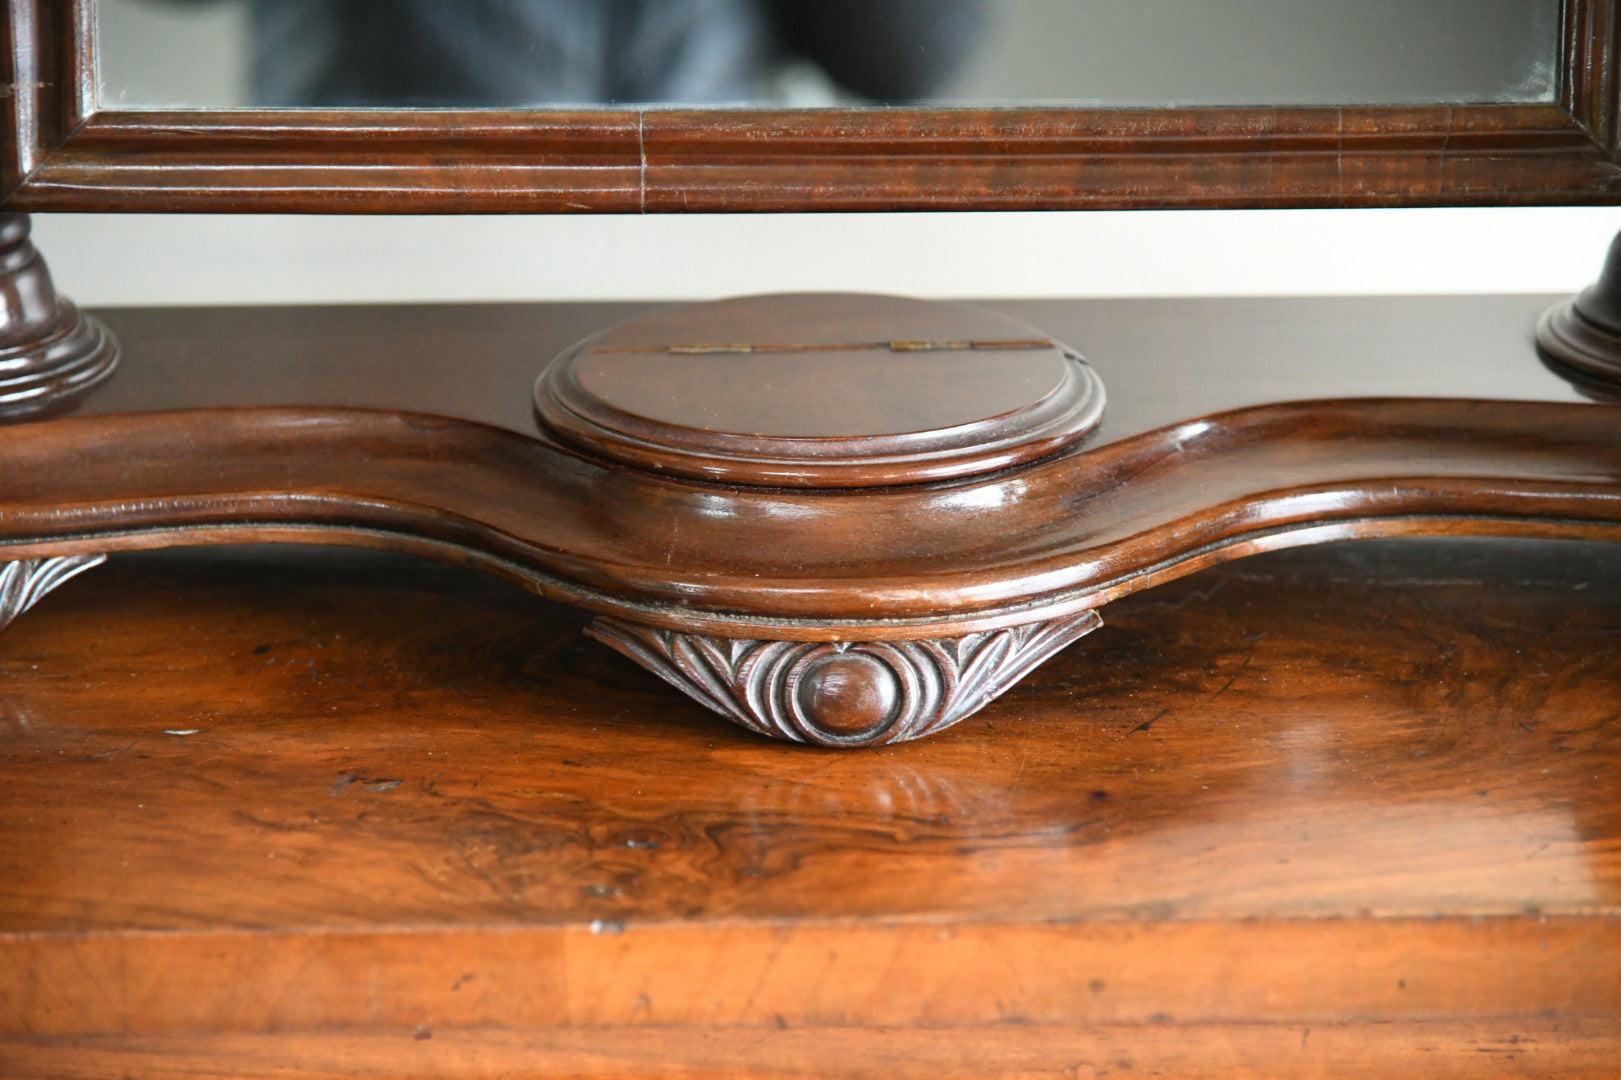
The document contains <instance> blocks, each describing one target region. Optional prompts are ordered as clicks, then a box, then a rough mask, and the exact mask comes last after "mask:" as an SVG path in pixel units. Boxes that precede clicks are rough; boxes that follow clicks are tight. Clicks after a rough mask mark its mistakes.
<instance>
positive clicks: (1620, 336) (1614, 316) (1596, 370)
mask: <svg viewBox="0 0 1621 1080" xmlns="http://www.w3.org/2000/svg"><path fill="white" fill-rule="evenodd" d="M1537 352H1538V353H1539V354H1540V355H1541V357H1542V359H1543V361H1544V362H1545V363H1546V364H1547V365H1548V366H1549V367H1550V368H1552V369H1553V370H1554V371H1556V372H1558V373H1559V374H1560V375H1562V376H1564V377H1565V378H1566V379H1568V380H1570V382H1571V383H1573V384H1575V386H1576V388H1577V389H1579V390H1580V391H1582V393H1584V394H1586V395H1588V396H1589V397H1593V398H1597V399H1599V400H1601V401H1612V400H1617V399H1621V236H1617V237H1616V238H1615V240H1614V241H1612V242H1611V244H1610V253H1609V255H1608V256H1607V257H1606V258H1605V260H1604V270H1603V272H1602V273H1601V274H1600V275H1599V279H1598V281H1597V282H1596V283H1595V284H1594V285H1592V286H1591V287H1589V288H1587V289H1585V290H1583V291H1582V292H1580V293H1578V294H1577V295H1575V296H1573V297H1571V298H1570V299H1569V300H1565V301H1563V302H1562V303H1559V304H1556V305H1554V306H1553V307H1551V308H1549V309H1548V310H1547V312H1545V313H1544V314H1543V316H1542V319H1541V321H1540V322H1539V323H1538V324H1537Z"/></svg>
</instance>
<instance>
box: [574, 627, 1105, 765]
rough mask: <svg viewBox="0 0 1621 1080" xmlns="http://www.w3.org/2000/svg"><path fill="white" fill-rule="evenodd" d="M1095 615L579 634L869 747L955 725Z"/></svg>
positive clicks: (770, 718)
mask: <svg viewBox="0 0 1621 1080" xmlns="http://www.w3.org/2000/svg"><path fill="white" fill-rule="evenodd" d="M1101 625H1103V620H1102V619H1101V618H1099V616H1098V614H1097V612H1095V611H1083V612H1080V613H1079V614H1075V615H1068V616H1064V617H1062V618H1057V619H1049V620H1047V621H1045V622H1039V623H1029V624H1026V625H1024V626H1012V627H1006V628H1004V629H1000V630H986V631H981V632H979V633H973V634H966V635H964V636H962V637H955V638H937V639H928V640H921V641H865V642H804V641H762V640H747V639H739V638H720V637H709V636H706V635H703V634H693V633H684V632H681V631H676V630H660V629H655V628H653V627H649V626H643V625H641V624H639V623H633V622H630V621H628V620H625V619H620V618H616V617H614V616H610V615H599V616H598V617H597V618H596V619H595V620H594V621H593V622H592V624H591V626H590V627H589V628H588V629H587V630H586V633H587V634H589V635H590V636H591V637H594V638H596V639H597V640H598V641H601V642H602V643H604V644H605V645H608V646H610V647H611V648H614V649H617V650H618V651H619V652H621V653H623V654H625V655H626V656H628V657H630V658H631V659H632V660H635V661H636V662H637V663H639V664H641V665H642V666H643V667H645V668H647V669H648V670H650V671H652V672H654V673H655V674H657V675H658V676H660V677H661V678H663V679H664V680H665V681H667V682H669V683H671V684H672V685H674V686H676V687H677V688H679V689H681V690H682V691H684V692H685V693H687V694H688V695H689V696H691V697H692V698H694V699H695V700H697V701H699V702H700V703H702V704H704V705H706V706H708V707H709V708H710V709H713V710H714V711H715V712H718V713H720V714H721V715H722V716H724V717H726V718H727V719H729V720H732V721H734V722H736V723H738V724H741V725H743V726H744V727H746V728H749V729H750V730H752V731H757V732H760V733H761V734H765V735H771V736H774V737H776V738H779V739H791V740H793V741H795V742H809V743H816V744H818V745H822V746H872V745H875V744H878V743H890V742H901V741H904V740H906V739H916V738H918V737H920V736H923V735H928V734H930V733H931V732H935V731H939V730H941V729H942V728H947V727H950V726H951V725H952V724H955V723H956V722H957V721H959V720H961V719H963V718H964V717H966V716H968V715H970V714H972V713H974V712H976V711H977V710H979V709H980V708H981V707H983V706H984V705H985V704H986V703H987V702H989V701H991V700H992V699H993V698H995V697H996V696H997V695H999V694H1001V693H1002V692H1003V691H1004V690H1006V689H1007V688H1008V687H1010V686H1012V685H1013V684H1014V683H1015V682H1017V681H1018V680H1019V679H1021V678H1022V677H1024V675H1026V674H1027V673H1028V672H1029V671H1030V670H1031V669H1032V668H1034V667H1035V666H1036V665H1037V664H1040V663H1041V662H1042V661H1043V660H1045V659H1047V658H1048V657H1049V656H1051V655H1052V654H1053V653H1055V652H1057V651H1058V650H1059V649H1062V648H1063V647H1064V646H1066V645H1068V644H1070V643H1071V642H1073V641H1075V640H1076V639H1077V638H1079V637H1081V636H1082V635H1084V634H1087V633H1090V632H1091V631H1093V630H1095V629H1097V628H1098V627H1099V626H1101Z"/></svg>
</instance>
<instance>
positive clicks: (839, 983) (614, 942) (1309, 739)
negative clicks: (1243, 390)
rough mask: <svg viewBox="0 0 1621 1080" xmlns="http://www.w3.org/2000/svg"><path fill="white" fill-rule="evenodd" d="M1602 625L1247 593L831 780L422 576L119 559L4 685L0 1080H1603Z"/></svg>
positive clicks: (1145, 622) (1468, 560)
mask: <svg viewBox="0 0 1621 1080" xmlns="http://www.w3.org/2000/svg"><path fill="white" fill-rule="evenodd" d="M1618 612H1621V548H1618V547H1616V546H1614V545H1609V544H1583V543H1578V542H1558V543H1555V542H1534V543H1533V542H1524V541H1459V540H1415V541H1380V542H1359V543H1353V544H1345V545H1330V546H1327V547H1323V548H1318V549H1312V550H1307V551H1292V552H1282V553H1274V554H1270V555H1264V556H1258V557H1256V558H1254V559H1251V560H1247V561H1245V562H1240V563H1235V564H1229V565H1226V566H1221V567H1217V568H1213V569H1210V570H1207V571H1205V572H1203V573H1201V574H1199V575H1196V576H1193V577H1190V578H1186V579H1184V580H1182V581H1179V582H1176V583H1173V584H1170V585H1167V586H1164V587H1161V588H1158V589H1155V590H1152V591H1149V592H1145V593H1141V594H1138V595H1136V596H1133V597H1129V598H1126V599H1123V600H1121V601H1119V602H1117V603H1116V604H1114V605H1112V606H1111V607H1110V608H1109V609H1108V610H1107V615H1108V616H1109V624H1108V626H1107V627H1106V628H1104V629H1103V630H1101V631H1098V632H1097V633H1095V634H1093V635H1092V636H1090V637H1088V638H1086V639H1085V640H1084V641H1083V642H1082V643H1080V644H1079V645H1077V646H1075V647H1073V648H1071V649H1069V650H1068V651H1066V652H1065V653H1063V654H1061V655H1060V656H1059V657H1058V658H1057V659H1055V660H1053V661H1051V662H1049V663H1048V664H1047V665H1045V666H1044V667H1043V668H1041V669H1040V670H1038V671H1037V672H1036V673H1035V674H1034V675H1032V676H1031V677H1030V678H1029V679H1028V680H1026V682H1024V683H1023V684H1021V685H1020V686H1019V687H1017V688H1016V689H1015V690H1013V691H1012V692H1010V693H1009V694H1008V695H1007V696H1006V697H1004V698H1003V699H1001V700H1000V701H999V702H998V703H996V704H995V705H993V706H992V707H990V708H988V709H986V710H985V711H983V712H981V713H980V714H979V715H977V716H975V717H972V718H970V719H968V720H966V721H964V722H963V723H962V724H960V725H958V726H957V727H956V728H954V729H953V730H952V731H950V732H947V733H944V734H942V735H941V736H939V737H938V738H936V739H933V740H929V741H926V742H923V743H917V744H907V745H904V746H897V747H889V748H884V749H880V750H871V751H859V752H854V753H850V754H841V755H836V756H830V755H828V754H826V753H824V752H819V751H815V750H801V749H795V748H791V747H784V746H782V745H780V744H771V743H768V742H766V741H764V740H760V739H758V738H757V737H755V736H751V735H749V734H747V733H745V732H742V731H740V730H736V729H733V728H731V727H729V726H728V725H726V724H725V723H723V722H722V721H720V720H718V719H716V718H715V717H713V716H711V715H709V714H707V713H705V712H704V711H703V710H701V709H699V708H698V707H697V706H695V705H692V704H690V703H687V702H684V701H683V700H682V699H680V698H676V697H673V696H671V695H670V694H668V692H667V691H666V690H665V689H664V688H663V686H662V684H660V683H658V682H657V681H656V680H655V679H653V677H652V676H650V675H648V674H646V673H644V672H642V671H640V670H639V669H637V668H635V667H634V666H632V665H630V664H628V663H627V662H624V661H622V660H620V659H619V658H618V657H616V656H615V655H613V654H612V653H610V652H608V651H607V650H605V649H602V648H600V647H599V646H596V645H593V644H590V643H582V642H581V641H580V639H579V637H578V630H579V627H580V625H581V623H582V622H583V616H582V615H581V614H579V613H578V612H575V611H572V610H570V609H568V608H565V607H560V606H555V605H549V604H546V603H544V602H542V601H538V600H536V599H534V598H532V597H528V596H526V595H525V594H523V593H521V592H517V591H515V590H510V589H505V588H503V587H501V586H500V585H499V584H498V583H495V582H490V581H488V580H486V579H484V578H482V577H480V576H477V575H472V574H469V573H467V572H465V571H462V570H458V569H455V568H449V567H443V568H441V567H436V566H434V565H432V564H424V563H419V562H413V561H409V560H404V559H400V558H397V557H393V556H382V555H372V554H363V553H343V552H332V551H325V552H321V551H305V550H304V549H290V550H289V549H281V550H273V551H267V550H265V549H248V550H245V551H242V552H236V551H233V550H230V549H226V550H221V551H217V552H206V553H205V552H165V553H151V554H141V555H124V556H118V557H115V558H114V559H113V560H111V561H110V562H109V564H108V565H107V566H106V567H103V568H101V569H99V570H96V571H92V572H91V573H89V574H85V575H81V576H79V577H78V578H76V579H74V580H73V581H71V582H69V583H67V584H66V585H64V586H62V587H61V588H60V589H58V590H57V591H56V592H55V593H53V594H52V595H51V596H49V597H47V598H46V599H45V600H44V601H43V602H42V603H41V604H40V605H38V606H37V607H36V608H35V610H34V611H32V612H30V614H29V616H28V617H27V618H25V619H23V620H20V621H19V622H18V623H17V624H16V625H14V626H13V627H12V628H11V629H10V630H9V631H8V632H7V635H6V637H5V639H4V640H3V641H0V675H3V681H0V720H3V725H0V775H3V777H4V788H3V790H5V791H6V792H7V796H6V798H5V799H4V800H0V834H3V835H5V836H6V837H7V840H6V842H5V844H4V845H3V846H0V862H3V865H4V873H3V874H0V931H3V932H0V951H3V952H4V953H5V958H4V960H3V961H0V1030H3V1033H4V1038H3V1040H0V1065H3V1066H4V1071H5V1072H6V1073H7V1074H8V1075H21V1074H29V1075H34V1074H40V1075H63V1076H90V1075H102V1074H106V1073H107V1072H114V1073H118V1074H120V1075H124V1074H127V1075H132V1076H144V1075H175V1074H177V1073H185V1074H187V1075H239V1076H257V1075H269V1074H271V1073H275V1074H276V1075H283V1076H328V1075H396V1076H404V1075H478V1074H480V1073H492V1072H500V1071H503V1070H505V1071H506V1072H508V1073H509V1074H512V1075H559V1074H561V1075H582V1076H609V1075H616V1074H622V1073H623V1072H624V1071H626V1070H629V1069H636V1068H638V1067H643V1068H645V1067H647V1066H648V1065H649V1064H650V1063H654V1062H656V1063H657V1064H658V1068H659V1069H662V1070H663V1071H665V1072H666V1073H668V1074H670V1075H708V1076H720V1075H740V1074H743V1073H745V1072H749V1071H751V1070H752V1071H754V1072H756V1073H758V1074H762V1075H767V1074H800V1073H809V1074H815V1075H833V1076H892V1075H902V1076H906V1075H925V1074H928V1075H945V1076H959V1075H984V1074H986V1073H996V1074H998V1075H1027V1076H1038V1075H1039V1076H1048V1075H1051V1076H1060V1075H1074V1073H1073V1071H1070V1072H1066V1071H1065V1070H1072V1069H1073V1068H1074V1067H1075V1066H1076V1065H1077V1063H1080V1064H1081V1065H1082V1066H1083V1069H1082V1072H1081V1075H1092V1074H1093V1073H1094V1072H1097V1071H1099V1070H1108V1071H1110V1072H1116V1071H1119V1072H1126V1071H1127V1069H1126V1067H1125V1066H1123V1065H1121V1064H1120V1063H1121V1061H1123V1060H1124V1061H1129V1062H1132V1063H1133V1064H1132V1066H1131V1068H1132V1069H1134V1070H1141V1071H1149V1070H1152V1069H1160V1070H1162V1071H1167V1072H1173V1073H1175V1074H1184V1075H1200V1076H1203V1075H1246V1076H1247V1075H1302V1076H1303V1075H1314V1076H1322V1075H1368V1074H1369V1073H1370V1072H1375V1073H1378V1074H1380V1075H1414V1076H1440V1075H1458V1076H1506V1075H1537V1076H1557V1075H1582V1076H1602V1075H1607V1072H1606V1070H1612V1071H1613V1066H1614V1063H1615V1061H1616V1060H1618V1055H1621V786H1618V785H1621V767H1618V766H1621V762H1618V761H1617V760H1616V754H1617V747H1618V743H1617V740H1616V735H1617V731H1616V717H1617V716H1618V715H1621V674H1618V673H1621V668H1618V666H1617V665H1616V664H1615V663H1614V655H1615V653H1616V650H1617V649H1618V648H1621V621H1618V618H1617V613H1618ZM796 1070H799V1072H798V1073H796Z"/></svg>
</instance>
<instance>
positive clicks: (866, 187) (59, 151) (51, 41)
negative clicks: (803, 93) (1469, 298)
mask: <svg viewBox="0 0 1621 1080" xmlns="http://www.w3.org/2000/svg"><path fill="white" fill-rule="evenodd" d="M88 3H89V0H11V3H10V5H9V7H10V17H9V19H7V20H5V21H3V22H0V34H4V36H5V37H4V40H3V41H0V47H3V49H0V52H3V57H0V59H3V60H4V61H5V62H6V63H7V64H8V65H9V70H8V85H11V86H16V87H20V88H22V90H21V91H20V92H18V93H15V94H12V95H9V96H8V97H7V98H6V99H5V102H4V105H3V113H4V117H5V119H6V121H7V128H8V130H7V138H6V140H5V142H6V153H5V157H4V159H3V160H0V166H3V181H0V182H3V187H0V195H3V197H4V198H5V200H6V203H5V205H6V206H7V207H8V208H10V209H16V210H58V211H65V210H96V211H102V210H123V211H214V212H247V213H264V212H298V213H407V212H414V213H465V212H492V211H497V212H526V213H533V212H551V213H581V212H617V213H626V212H629V213H640V212H658V213H675V212H692V211H701V212H709V211H738V210H748V211H763V210H769V211H784V210H812V211H825V210H900V209H913V210H917V209H941V210H944V209H950V210H974V209H1024V210H1035V209H1064V208H1068V209H1079V208H1115V209H1122V208H1153V207H1265V206H1273V207H1288V206H1389V205H1504V204H1526V203H1586V202H1601V203H1610V202H1615V201H1616V200H1617V199H1618V197H1621V189H1618V187H1617V176H1618V172H1617V167H1616V136H1615V131H1616V122H1615V115H1616V104H1615V103H1616V99H1617V92H1616V86H1617V70H1618V67H1621V65H1618V64H1617V63H1616V60H1615V57H1616V55H1617V44H1616V43H1617V34H1618V29H1621V28H1618V25H1617V18H1616V11H1615V4H1614V2H1613V0H1565V4H1564V20H1563V21H1564V41H1563V49H1562V54H1561V56H1560V65H1559V66H1560V77H1559V91H1558V94H1559V96H1558V101H1557V102H1556V103H1550V104H1546V105H1452V106H1436V107H1362V108H1231V109H1220V108H1201V109H1127V110H1098V109H1005V110H970V109H964V110H952V109H944V110H941V109H934V110H930V109H854V110H781V111H775V112H769V111H768V112H761V111H749V110H709V111H693V110H679V109H645V110H637V109H626V110H621V111H595V112H592V111H581V112H567V113H557V112H552V113H544V112H495V111H491V112H467V111H460V112H458V111H432V110H429V111H418V112H412V111H408V110H375V111H370V112H365V111H361V112H351V111H336V110H334V111H324V110H317V111H282V112H266V111H246V110H243V111H239V110H225V111H216V112H206V111H193V112H168V113H163V112H122V113H121V112H115V111H109V110H103V109H100V108H98V107H97V105H96V102H95V98H94V71H95V64H94V57H93V49H94V33H93V30H94V28H93V20H92V18H91V17H90V16H89V14H88Z"/></svg>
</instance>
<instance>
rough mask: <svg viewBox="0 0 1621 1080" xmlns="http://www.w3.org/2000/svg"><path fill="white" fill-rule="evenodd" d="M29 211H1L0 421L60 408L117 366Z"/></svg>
mask: <svg viewBox="0 0 1621 1080" xmlns="http://www.w3.org/2000/svg"><path fill="white" fill-rule="evenodd" d="M28 232H29V221H28V215H27V214H7V213H0V423H6V422H8V421H13V420H18V419H23V418H27V417H33V416H40V415H44V414H47V413H50V412H56V411H60V410H62V409H64V408H67V407H68V406H70V405H71V404H72V403H73V402H74V401H76V400H78V399H79V398H81V397H83V396H84V395H85V394H86V393H89V392H90V391H91V390H92V389H93V388H94V387H95V386H96V385H97V384H99V383H101V382H102V381H103V380H105V379H106V378H107V377H108V376H109V375H111V374H112V372H113V368H114V367H116V366H117V364H118V342H117V341H116V340H115V339H114V338H113V337H112V335H111V334H109V333H108V332H107V328H106V327H105V326H103V325H102V324H101V322H100V320H98V319H95V318H92V317H91V316H88V315H85V314H84V313H82V312H81V311H79V309H78V308H77V307H75V306H74V305H73V303H72V301H70V300H68V299H66V298H65V297H62V296H59V295H58V294H57V291H56V286H55V285H53V284H52V283H51V275H50V272H49V271H48V270H47V269H46V268H45V260H43V259H41V258H40V255H39V251H38V250H36V249H35V247H34V245H33V244H32V243H30V242H29V239H28Z"/></svg>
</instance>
